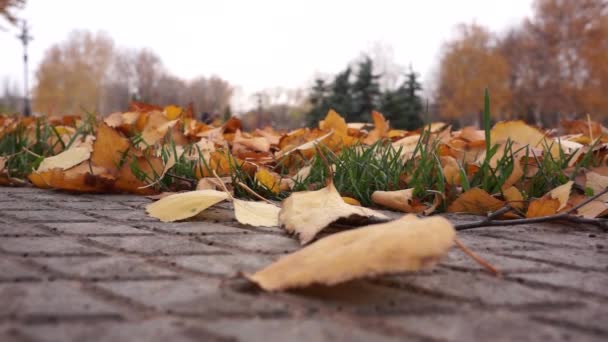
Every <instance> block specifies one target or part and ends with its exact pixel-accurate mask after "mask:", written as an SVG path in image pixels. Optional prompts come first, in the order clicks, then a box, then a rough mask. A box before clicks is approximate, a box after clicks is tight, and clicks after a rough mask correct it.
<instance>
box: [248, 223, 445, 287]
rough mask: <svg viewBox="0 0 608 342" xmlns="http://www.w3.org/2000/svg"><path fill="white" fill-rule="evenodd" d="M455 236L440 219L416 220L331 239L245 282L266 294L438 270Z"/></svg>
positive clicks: (321, 241)
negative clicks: (418, 271) (251, 283)
mask: <svg viewBox="0 0 608 342" xmlns="http://www.w3.org/2000/svg"><path fill="white" fill-rule="evenodd" d="M455 236H456V232H455V230H454V228H453V227H452V224H451V223H450V222H449V221H448V220H446V219H444V218H442V217H431V218H425V219H418V218H416V217H414V216H412V215H408V216H405V217H403V218H401V219H398V220H395V221H391V222H388V223H383V224H376V225H371V226H367V227H363V228H359V229H355V230H351V231H346V232H341V233H337V234H333V235H331V236H328V237H326V238H323V239H321V240H319V241H317V242H315V243H313V244H311V245H310V246H307V247H304V248H302V249H301V250H299V251H297V252H295V253H292V254H289V255H287V256H284V257H282V258H280V259H279V260H278V261H276V262H275V263H273V264H271V265H269V266H267V267H266V268H264V269H262V270H260V271H258V272H256V273H254V274H253V275H247V278H248V279H250V280H251V281H252V282H254V283H256V284H257V285H259V286H260V287H261V288H262V289H264V290H266V291H281V290H287V289H292V288H303V287H307V286H310V285H313V284H322V285H329V286H331V285H336V284H339V283H343V282H346V281H349V280H353V279H358V278H365V277H375V276H379V275H383V274H393V273H399V272H406V271H417V270H420V269H423V268H428V267H431V266H433V265H435V264H436V263H437V262H438V261H439V260H440V258H441V257H442V256H443V255H445V254H446V252H447V251H448V250H449V248H450V247H451V246H452V245H453V243H454V238H455Z"/></svg>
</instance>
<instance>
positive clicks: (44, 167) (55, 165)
mask: <svg viewBox="0 0 608 342" xmlns="http://www.w3.org/2000/svg"><path fill="white" fill-rule="evenodd" d="M89 157H91V149H90V148H88V147H74V148H69V149H67V150H65V151H63V152H61V153H59V154H58V155H56V156H52V157H48V158H44V160H43V161H42V162H41V163H40V166H38V169H37V170H36V172H45V171H48V170H51V169H60V170H67V169H69V168H71V167H73V166H76V165H78V164H80V163H82V162H83V161H85V160H87V159H89Z"/></svg>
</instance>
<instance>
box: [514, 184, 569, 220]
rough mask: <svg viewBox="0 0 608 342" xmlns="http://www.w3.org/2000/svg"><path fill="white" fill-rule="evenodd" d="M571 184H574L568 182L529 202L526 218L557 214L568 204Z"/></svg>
mask: <svg viewBox="0 0 608 342" xmlns="http://www.w3.org/2000/svg"><path fill="white" fill-rule="evenodd" d="M572 184H574V182H573V181H569V182H568V183H566V184H563V185H560V186H558V187H557V188H555V189H553V190H551V191H549V192H548V193H547V194H545V195H544V196H543V197H541V198H539V199H536V200H534V201H532V202H530V205H529V206H528V212H527V213H526V217H528V218H531V217H543V216H550V215H555V214H557V213H558V212H559V211H560V210H562V209H563V208H564V207H565V206H566V204H568V199H569V198H570V191H571V190H572Z"/></svg>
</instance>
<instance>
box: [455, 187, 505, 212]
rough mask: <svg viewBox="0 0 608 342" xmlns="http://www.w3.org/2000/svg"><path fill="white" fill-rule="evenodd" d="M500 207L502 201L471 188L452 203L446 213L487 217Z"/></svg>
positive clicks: (480, 190)
mask: <svg viewBox="0 0 608 342" xmlns="http://www.w3.org/2000/svg"><path fill="white" fill-rule="evenodd" d="M502 206H504V202H503V201H501V200H499V199H497V198H495V197H492V196H491V195H490V194H488V193H487V192H486V191H484V190H482V189H479V188H473V189H471V190H469V191H466V192H465V193H463V194H462V195H460V197H458V198H457V199H456V200H455V201H454V202H452V204H450V206H449V207H448V212H450V213H469V214H477V215H487V214H488V213H490V212H493V211H496V210H498V209H500V208H501V207H502Z"/></svg>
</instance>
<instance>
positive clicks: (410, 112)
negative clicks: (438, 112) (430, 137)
mask: <svg viewBox="0 0 608 342" xmlns="http://www.w3.org/2000/svg"><path fill="white" fill-rule="evenodd" d="M420 90H422V86H421V85H420V82H418V74H416V73H415V72H414V71H413V70H411V69H410V72H409V73H408V74H407V75H406V80H405V82H403V84H402V85H401V86H399V88H397V89H395V90H387V91H385V92H384V94H382V101H381V106H380V111H381V112H382V114H384V116H385V117H386V118H387V119H388V120H390V122H391V126H392V127H394V128H401V129H407V130H413V129H416V128H419V127H421V126H422V119H421V118H420V114H421V113H422V110H423V106H422V99H421V98H420V96H419V95H418V92H419V91H420Z"/></svg>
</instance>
